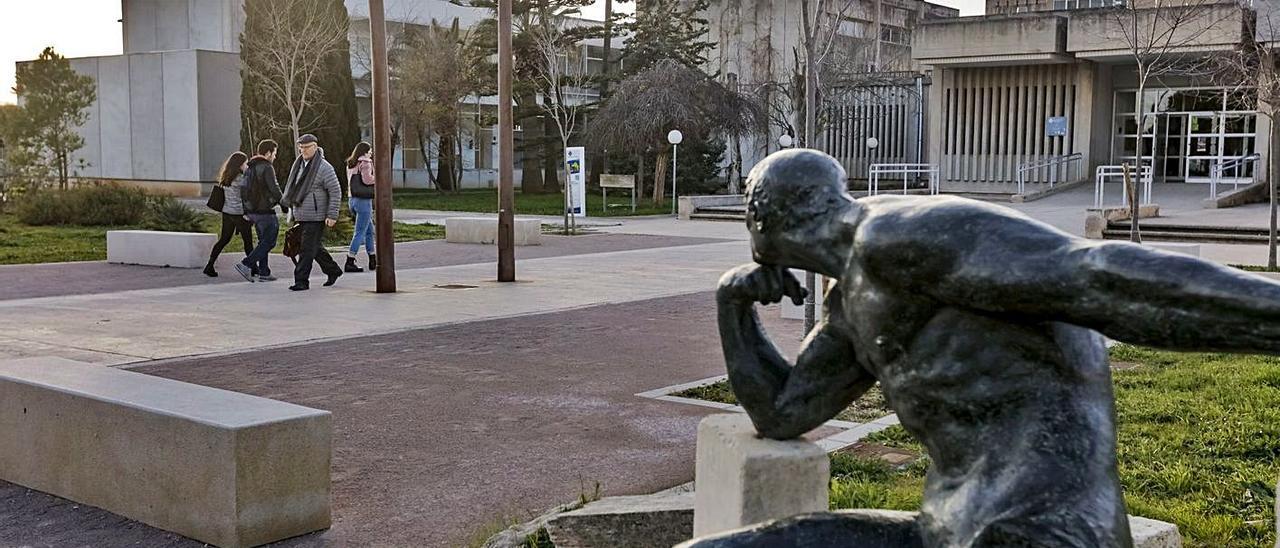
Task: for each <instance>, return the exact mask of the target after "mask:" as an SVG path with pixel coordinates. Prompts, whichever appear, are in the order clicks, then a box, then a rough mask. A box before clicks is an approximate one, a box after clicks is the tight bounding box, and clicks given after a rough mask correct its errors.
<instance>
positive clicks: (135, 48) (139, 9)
mask: <svg viewBox="0 0 1280 548" xmlns="http://www.w3.org/2000/svg"><path fill="white" fill-rule="evenodd" d="M157 3H158V0H124V5H123V6H122V8H123V9H122V11H121V15H122V16H123V17H122V18H123V19H124V29H123V30H124V33H123V34H124V53H126V54H129V53H141V52H147V51H154V50H155V49H156V4H157Z"/></svg>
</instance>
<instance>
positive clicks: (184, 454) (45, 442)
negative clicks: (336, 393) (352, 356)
mask: <svg viewBox="0 0 1280 548" xmlns="http://www.w3.org/2000/svg"><path fill="white" fill-rule="evenodd" d="M331 435H332V434H331V426H330V414H329V412H327V411H320V410H317V409H310V408H307V407H302V406H298V405H293V404H289V403H284V402H279V401H275V400H269V399H266V398H259V397H255V396H249V395H246V394H239V393H236V392H228V391H226V390H218V389H215V388H209V387H205V386H199V385H194V384H188V383H183V382H178V381H174V380H169V379H163V378H160V377H153V376H150V375H143V374H141V373H134V372H131V371H124V370H120V369H113V368H109V367H105V366H100V365H91V364H86V363H81V362H75V361H71V360H65V359H61V358H27V359H20V360H10V361H0V479H3V480H5V481H8V482H12V483H16V484H19V485H23V486H26V487H29V488H31V489H35V490H38V491H43V492H46V493H50V494H53V495H57V496H60V497H63V498H67V499H71V500H73V501H76V502H80V503H83V504H87V505H90V506H96V507H98V508H102V509H104V510H107V511H110V512H114V513H116V514H119V515H121V516H124V517H127V518H130V519H134V520H137V521H141V522H143V523H146V524H148V525H151V526H154V527H158V528H160V529H165V530H168V531H173V532H175V533H178V534H181V535H185V536H188V537H191V538H193V539H196V540H199V541H202V542H205V543H209V544H213V545H216V546H221V547H224V548H225V547H232V548H238V547H242V546H258V545H261V544H266V543H270V542H274V541H277V540H281V539H285V538H289V537H293V536H297V535H301V534H305V533H309V532H312V531H317V530H320V529H325V528H328V527H329V524H330V514H329V461H330V452H331V446H330V443H331V442H330V438H331Z"/></svg>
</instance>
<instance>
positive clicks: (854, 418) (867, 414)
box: [672, 381, 893, 422]
mask: <svg viewBox="0 0 1280 548" xmlns="http://www.w3.org/2000/svg"><path fill="white" fill-rule="evenodd" d="M672 396H680V397H682V398H693V399H697V400H707V401H713V402H719V403H728V404H733V405H737V404H738V397H737V396H735V395H734V394H733V390H732V389H730V388H729V381H720V382H717V383H714V384H708V385H705V386H698V387H694V388H690V389H688V390H683V391H680V392H676V393H675V394H672ZM890 413H893V411H892V410H891V409H889V408H888V406H887V405H886V404H885V401H884V394H883V393H881V392H880V387H879V386H873V387H872V388H871V390H868V391H867V393H866V394H863V395H862V397H861V398H858V400H857V401H855V402H853V404H852V405H850V406H849V408H848V409H845V410H844V411H841V412H840V414H838V415H836V419H838V420H842V421H850V422H871V421H873V420H876V419H878V418H880V417H883V416H885V415H888V414H890Z"/></svg>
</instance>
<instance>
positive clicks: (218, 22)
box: [174, 0, 226, 51]
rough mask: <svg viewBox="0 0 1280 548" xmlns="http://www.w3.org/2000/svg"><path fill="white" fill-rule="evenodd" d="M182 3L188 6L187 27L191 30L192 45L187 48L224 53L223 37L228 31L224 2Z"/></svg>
mask: <svg viewBox="0 0 1280 548" xmlns="http://www.w3.org/2000/svg"><path fill="white" fill-rule="evenodd" d="M182 1H184V2H185V3H186V4H187V27H188V28H190V29H191V30H190V39H189V42H190V43H189V44H188V45H187V47H188V48H191V49H207V50H213V51H222V50H223V47H224V46H225V44H223V36H224V35H225V31H226V19H225V18H224V17H223V9H222V8H223V4H224V0H182ZM174 3H179V2H177V1H175V2H174ZM184 49H185V48H184Z"/></svg>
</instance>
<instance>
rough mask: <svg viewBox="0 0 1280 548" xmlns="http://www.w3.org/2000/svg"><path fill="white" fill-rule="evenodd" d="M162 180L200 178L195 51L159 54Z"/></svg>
mask: <svg viewBox="0 0 1280 548" xmlns="http://www.w3.org/2000/svg"><path fill="white" fill-rule="evenodd" d="M162 61H163V66H162V70H161V74H162V75H163V84H164V85H163V92H164V99H163V107H162V110H163V112H164V142H163V146H164V149H163V150H164V179H165V180H167V181H199V180H200V116H199V108H200V105H199V94H198V93H197V92H196V90H197V87H198V86H197V84H198V82H197V80H196V52H195V50H186V51H171V52H167V53H164V54H163V56H162Z"/></svg>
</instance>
